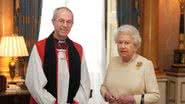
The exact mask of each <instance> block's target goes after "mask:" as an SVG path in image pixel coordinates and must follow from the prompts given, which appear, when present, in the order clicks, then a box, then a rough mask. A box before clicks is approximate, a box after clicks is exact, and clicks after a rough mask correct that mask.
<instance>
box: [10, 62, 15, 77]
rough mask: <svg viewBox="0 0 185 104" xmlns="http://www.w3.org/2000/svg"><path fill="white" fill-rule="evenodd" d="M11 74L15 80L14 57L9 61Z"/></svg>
mask: <svg viewBox="0 0 185 104" xmlns="http://www.w3.org/2000/svg"><path fill="white" fill-rule="evenodd" d="M9 74H10V77H11V79H12V80H13V79H14V77H15V61H14V60H13V59H12V61H11V62H9Z"/></svg>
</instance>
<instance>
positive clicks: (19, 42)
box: [0, 36, 28, 80]
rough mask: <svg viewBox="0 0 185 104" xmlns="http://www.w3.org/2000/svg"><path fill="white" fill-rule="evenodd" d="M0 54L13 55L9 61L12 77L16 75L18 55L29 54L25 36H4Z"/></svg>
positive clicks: (0, 45) (3, 55)
mask: <svg viewBox="0 0 185 104" xmlns="http://www.w3.org/2000/svg"><path fill="white" fill-rule="evenodd" d="M0 56H2V57H11V58H12V60H11V61H10V62H9V73H10V77H11V78H12V80H13V78H14V77H15V63H16V58H17V57H23V56H28V51H27V48H26V44H25V41H24V38H23V36H3V37H2V38H1V42H0Z"/></svg>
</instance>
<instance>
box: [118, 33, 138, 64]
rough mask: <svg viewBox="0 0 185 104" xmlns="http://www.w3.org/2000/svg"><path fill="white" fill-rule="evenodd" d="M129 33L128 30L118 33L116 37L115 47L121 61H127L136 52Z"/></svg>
mask: <svg viewBox="0 0 185 104" xmlns="http://www.w3.org/2000/svg"><path fill="white" fill-rule="evenodd" d="M129 34H130V33H129V32H127V33H119V34H118V37H117V48H118V53H119V56H120V57H121V58H122V60H123V61H126V62H128V61H129V60H130V59H131V58H132V56H133V55H134V54H135V53H136V47H135V45H134V41H133V39H132V37H131V35H129Z"/></svg>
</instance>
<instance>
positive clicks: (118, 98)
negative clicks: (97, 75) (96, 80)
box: [101, 25, 160, 104]
mask: <svg viewBox="0 0 185 104" xmlns="http://www.w3.org/2000/svg"><path fill="white" fill-rule="evenodd" d="M115 42H116V44H117V49H118V53H119V56H116V57H113V58H112V59H111V62H110V64H109V66H108V70H107V73H106V76H105V79H104V83H103V84H102V86H101V94H102V96H103V97H104V99H105V101H107V102H109V104H155V103H157V102H158V100H159V98H160V94H159V89H158V84H157V80H156V76H155V72H154V67H153V64H152V62H151V61H150V60H148V59H146V58H144V57H142V56H141V55H139V54H137V49H138V48H139V47H140V45H141V37H140V35H139V31H138V30H137V29H136V28H135V27H133V26H131V25H123V26H121V27H120V28H119V29H118V32H117V34H116V36H115Z"/></svg>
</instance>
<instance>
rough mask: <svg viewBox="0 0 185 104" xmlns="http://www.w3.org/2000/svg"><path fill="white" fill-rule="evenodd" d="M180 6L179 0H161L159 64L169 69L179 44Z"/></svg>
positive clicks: (161, 68) (161, 67)
mask: <svg viewBox="0 0 185 104" xmlns="http://www.w3.org/2000/svg"><path fill="white" fill-rule="evenodd" d="M179 18H180V7H179V1H178V0H159V32H158V33H159V34H158V42H159V43H158V66H159V69H160V70H164V69H169V68H170V67H171V65H172V64H173V51H174V49H176V48H177V46H178V36H179Z"/></svg>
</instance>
